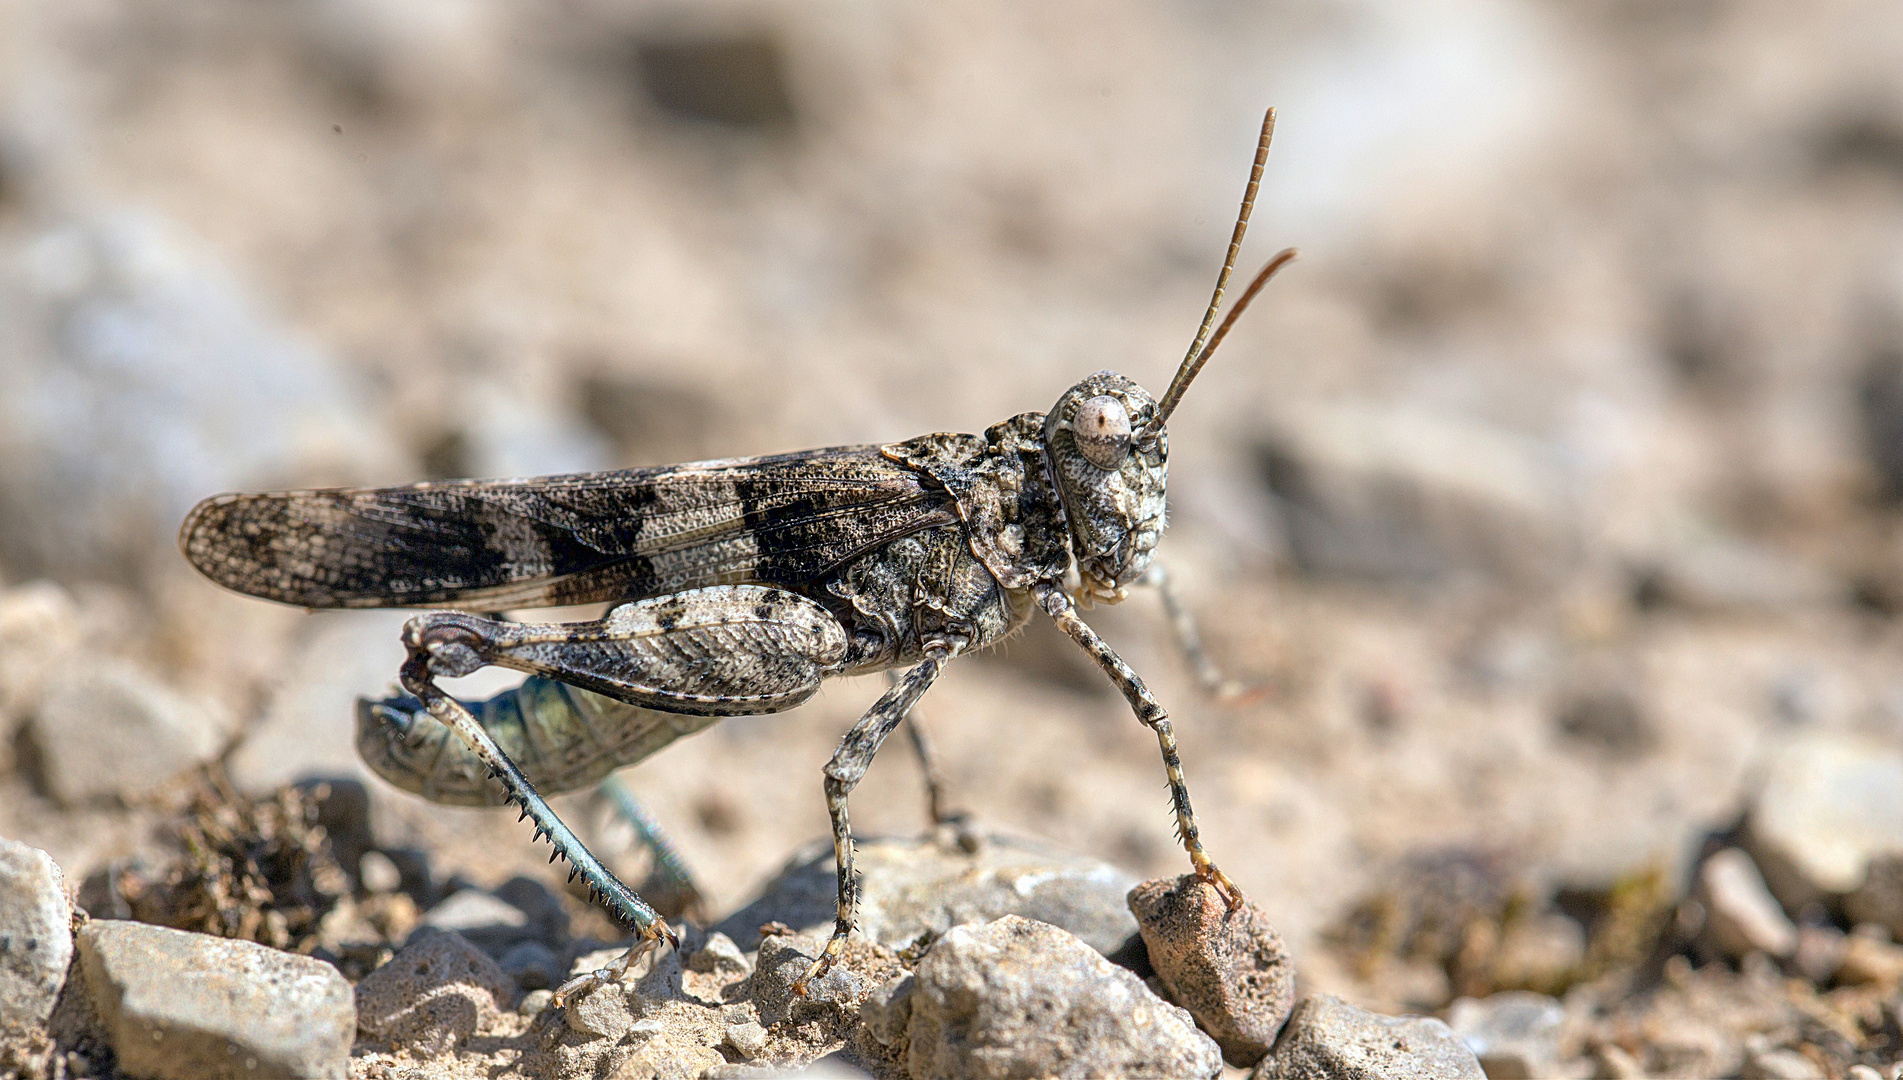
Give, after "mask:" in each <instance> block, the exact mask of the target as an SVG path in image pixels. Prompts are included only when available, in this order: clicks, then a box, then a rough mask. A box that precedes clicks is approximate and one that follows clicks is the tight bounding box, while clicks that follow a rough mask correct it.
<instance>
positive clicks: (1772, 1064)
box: [1738, 1046, 1825, 1080]
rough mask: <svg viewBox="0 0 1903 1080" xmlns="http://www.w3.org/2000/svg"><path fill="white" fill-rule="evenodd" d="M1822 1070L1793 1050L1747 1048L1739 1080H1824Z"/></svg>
mask: <svg viewBox="0 0 1903 1080" xmlns="http://www.w3.org/2000/svg"><path fill="white" fill-rule="evenodd" d="M1824 1075H1825V1074H1824V1070H1823V1069H1821V1068H1818V1066H1817V1063H1816V1062H1814V1061H1812V1060H1811V1059H1809V1058H1807V1057H1805V1056H1804V1055H1802V1054H1800V1053H1798V1052H1797V1051H1795V1050H1786V1049H1780V1048H1777V1047H1751V1046H1747V1047H1746V1048H1745V1052H1744V1068H1742V1069H1740V1070H1738V1078H1739V1080H1824Z"/></svg>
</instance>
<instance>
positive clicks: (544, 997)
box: [515, 990, 555, 1016]
mask: <svg viewBox="0 0 1903 1080" xmlns="http://www.w3.org/2000/svg"><path fill="white" fill-rule="evenodd" d="M554 1002H555V991H553V990H531V991H529V992H528V993H526V994H523V995H522V1000H521V1001H518V1002H516V1003H515V1011H516V1012H519V1013H521V1014H522V1015H523V1016H539V1015H541V1012H542V1010H543V1009H546V1008H548V1007H549V1006H550V1005H552V1004H554Z"/></svg>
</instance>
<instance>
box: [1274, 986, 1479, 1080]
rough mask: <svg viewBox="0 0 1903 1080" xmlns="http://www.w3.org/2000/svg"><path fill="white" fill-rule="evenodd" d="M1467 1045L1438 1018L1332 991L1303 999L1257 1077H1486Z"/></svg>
mask: <svg viewBox="0 0 1903 1080" xmlns="http://www.w3.org/2000/svg"><path fill="white" fill-rule="evenodd" d="M1486 1075H1487V1074H1486V1073H1485V1072H1483V1071H1482V1070H1481V1068H1480V1062H1479V1061H1478V1060H1477V1059H1476V1058H1475V1057H1474V1055H1473V1051H1471V1050H1469V1049H1467V1046H1466V1044H1465V1043H1462V1042H1461V1041H1460V1040H1459V1039H1457V1038H1455V1037H1454V1033H1453V1032H1452V1031H1451V1030H1449V1029H1448V1027H1447V1025H1446V1024H1444V1023H1442V1022H1440V1021H1439V1020H1435V1019H1433V1018H1432V1017H1424V1016H1380V1015H1377V1014H1375V1013H1371V1012H1369V1011H1367V1010H1366V1009H1362V1008H1358V1007H1356V1006H1354V1005H1350V1004H1348V1003H1347V1002H1345V1001H1343V1000H1341V999H1340V998H1338V997H1335V996H1333V995H1331V994H1316V995H1314V996H1312V997H1307V998H1303V999H1302V1003H1301V1004H1299V1005H1297V1006H1296V1007H1295V1012H1294V1014H1293V1015H1291V1016H1290V1017H1289V1022H1288V1026H1287V1027H1286V1028H1283V1029H1282V1037H1281V1038H1280V1039H1278V1040H1276V1044H1275V1051H1274V1053H1272V1054H1271V1055H1270V1056H1269V1057H1267V1058H1265V1059H1264V1060H1263V1062H1262V1064H1261V1065H1259V1066H1257V1067H1256V1071H1255V1072H1254V1074H1252V1080H1402V1078H1406V1080H1483V1078H1484V1077H1486Z"/></svg>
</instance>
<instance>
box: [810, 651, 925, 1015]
mask: <svg viewBox="0 0 1903 1080" xmlns="http://www.w3.org/2000/svg"><path fill="white" fill-rule="evenodd" d="M957 652H958V650H957V647H956V646H953V645H951V644H948V643H946V642H935V643H933V644H932V645H929V646H927V647H926V649H925V660H924V662H923V663H921V664H919V665H918V666H917V667H915V668H913V669H912V670H911V671H908V672H906V674H905V678H904V679H902V680H900V681H899V682H898V683H896V684H895V685H893V687H892V688H891V689H889V690H887V691H886V692H885V694H884V696H882V697H880V698H879V700H878V701H876V702H874V703H873V706H872V708H870V709H868V710H866V714H865V715H864V716H862V717H860V718H859V722H858V723H857V724H854V725H853V726H852V730H851V731H848V732H846V737H845V738H844V739H841V740H840V742H839V749H838V750H837V751H836V752H834V754H833V759H832V760H831V761H829V762H827V763H826V770H825V771H826V812H827V814H828V815H830V816H831V818H832V822H833V863H834V865H835V866H836V867H837V869H838V872H839V906H838V908H837V914H836V915H835V917H834V919H833V936H832V938H831V939H829V940H828V941H827V942H826V948H825V951H823V952H821V953H820V954H819V959H817V960H815V961H813V966H812V968H811V969H810V970H808V971H807V972H806V974H804V975H802V976H800V978H799V981H798V982H795V983H794V984H793V992H794V993H797V994H804V993H806V986H807V984H808V983H811V982H812V981H813V980H814V979H817V978H819V977H820V976H821V975H824V974H825V973H826V971H827V969H829V968H831V967H832V966H833V963H834V962H835V961H837V960H838V959H839V955H840V953H841V952H843V951H844V950H845V947H846V935H848V934H850V933H852V917H853V909H854V907H855V906H856V905H857V903H858V891H859V880H858V878H857V877H856V876H855V875H854V873H853V869H852V824H851V822H850V820H849V819H848V817H847V814H846V796H847V795H849V794H851V792H852V789H853V788H855V787H857V786H858V785H859V781H860V780H861V779H862V778H864V776H865V775H866V770H867V769H869V768H871V767H872V758H873V755H875V754H877V753H878V752H879V746H880V745H881V744H882V743H884V742H885V739H886V736H888V735H890V734H892V729H893V728H896V727H898V726H899V721H901V720H903V719H905V714H906V713H908V712H910V711H911V710H912V706H913V705H915V704H917V703H918V699H919V698H920V697H921V696H923V695H924V693H925V691H926V690H927V689H928V688H929V687H930V686H931V685H932V683H933V681H934V680H936V679H937V678H938V673H939V672H940V671H941V670H943V669H944V666H945V662H946V661H947V660H950V659H951V658H952V657H953V656H955V655H957Z"/></svg>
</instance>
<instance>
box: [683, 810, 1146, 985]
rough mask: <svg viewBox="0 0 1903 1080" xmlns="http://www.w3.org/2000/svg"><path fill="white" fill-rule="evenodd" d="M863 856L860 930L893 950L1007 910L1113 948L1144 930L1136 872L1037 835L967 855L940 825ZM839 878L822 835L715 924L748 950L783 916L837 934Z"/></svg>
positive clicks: (998, 840)
mask: <svg viewBox="0 0 1903 1080" xmlns="http://www.w3.org/2000/svg"><path fill="white" fill-rule="evenodd" d="M855 861H856V862H857V864H858V870H859V875H860V896H859V908H858V919H857V926H858V931H859V933H861V934H864V935H865V936H866V937H868V938H870V939H872V940H874V941H877V942H879V943H880V944H881V945H886V946H888V947H891V948H895V949H896V948H903V947H904V946H906V945H908V944H911V943H912V942H914V941H916V940H918V939H919V938H920V937H921V936H922V935H927V934H929V935H932V936H934V937H935V936H937V935H940V934H943V933H944V932H945V931H946V930H949V929H950V928H952V927H954V926H958V925H961V924H963V923H973V922H988V921H990V920H992V919H996V918H999V917H1000V916H1004V915H1022V916H1024V917H1025V918H1027V919H1036V920H1038V921H1039V922H1046V923H1050V924H1051V925H1053V926H1059V927H1062V928H1064V929H1065V930H1068V931H1070V932H1071V933H1073V934H1075V935H1077V936H1078V937H1080V938H1082V939H1083V940H1084V941H1085V942H1086V943H1088V944H1089V945H1090V946H1091V947H1092V948H1094V949H1096V950H1097V951H1098V952H1101V953H1104V954H1105V955H1108V954H1110V953H1113V952H1116V951H1117V950H1118V949H1119V948H1121V947H1123V945H1124V944H1125V943H1126V942H1128V941H1129V940H1130V939H1131V938H1132V937H1133V936H1135V935H1136V933H1137V925H1136V920H1135V919H1134V918H1132V917H1131V915H1130V911H1129V909H1128V907H1127V906H1125V904H1124V896H1125V894H1127V893H1128V892H1129V891H1130V888H1131V887H1132V886H1134V885H1135V884H1136V877H1135V876H1134V875H1132V874H1129V873H1126V872H1125V871H1123V870H1119V869H1118V868H1116V867H1114V866H1111V865H1110V864H1108V863H1105V862H1102V861H1100V860H1097V859H1092V858H1088V857H1086V856H1079V855H1071V854H1066V853H1064V852H1060V851H1057V850H1055V849H1053V848H1051V847H1049V846H1047V845H1044V844H1041V843H1038V842H1036V841H1033V840H1027V839H1021V838H1017V837H1011V836H999V835H987V836H984V837H983V838H982V840H981V842H980V843H979V845H978V849H977V850H976V851H975V852H968V851H966V850H964V848H963V847H961V846H960V845H959V843H958V841H957V837H956V836H955V835H953V832H952V830H940V831H939V832H937V833H934V834H932V835H931V836H928V837H924V838H917V839H913V838H903V839H902V838H874V839H869V840H863V841H861V842H860V843H859V846H858V847H857V849H856V851H855ZM837 882H838V879H837V876H836V875H835V874H834V872H833V849H832V842H831V841H829V840H827V841H815V842H814V843H813V844H811V845H808V846H807V847H805V848H802V849H801V850H800V851H799V852H798V853H797V854H795V855H794V857H793V859H792V860H791V861H790V862H789V863H788V865H787V868H786V869H785V870H783V871H781V873H780V876H779V877H778V878H776V879H775V880H774V881H773V882H772V883H771V884H769V885H768V886H767V888H766V891H765V893H764V894H763V895H762V896H761V897H760V898H759V899H758V900H755V901H754V902H753V903H751V904H748V905H747V906H746V907H744V908H742V909H741V910H740V911H738V912H736V913H734V914H733V915H731V916H729V917H728V918H727V919H725V920H723V921H722V922H721V923H720V925H719V926H718V927H716V929H718V930H720V931H722V932H724V933H725V934H726V935H727V936H728V937H730V938H732V939H733V940H734V941H736V942H738V943H740V945H741V946H742V947H747V946H751V945H752V944H754V943H755V942H758V941H759V940H760V932H759V930H760V927H761V926H762V925H764V924H766V923H769V922H775V921H777V922H782V923H785V924H786V925H787V926H790V927H792V928H793V929H794V930H796V931H798V932H800V933H807V934H825V933H830V932H831V931H832V926H833V917H834V914H835V911H836V907H837V898H836V892H835V890H836V889H837V887H838V884H837Z"/></svg>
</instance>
